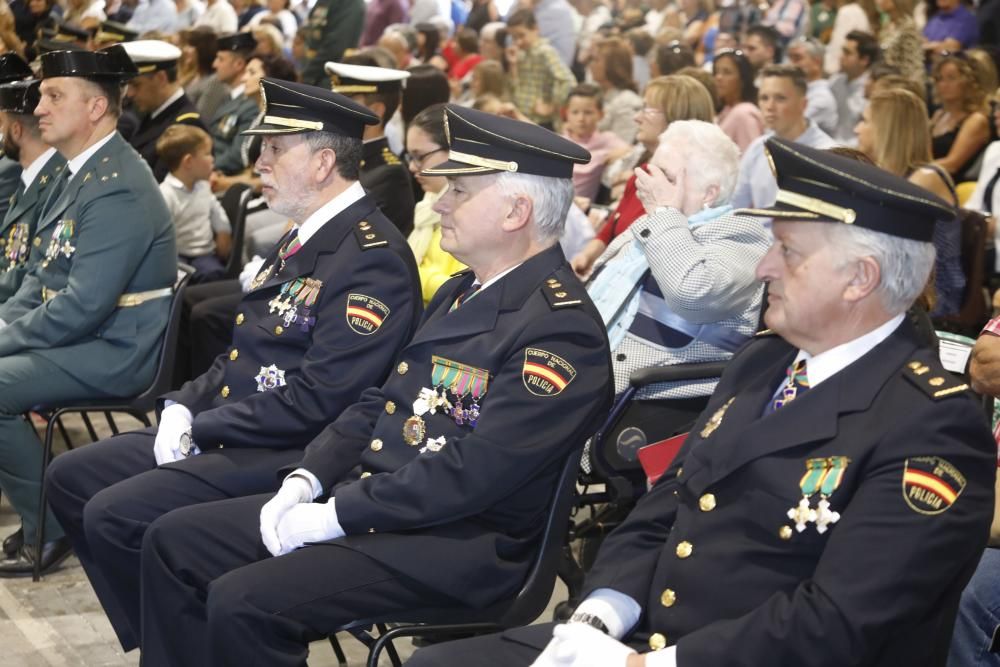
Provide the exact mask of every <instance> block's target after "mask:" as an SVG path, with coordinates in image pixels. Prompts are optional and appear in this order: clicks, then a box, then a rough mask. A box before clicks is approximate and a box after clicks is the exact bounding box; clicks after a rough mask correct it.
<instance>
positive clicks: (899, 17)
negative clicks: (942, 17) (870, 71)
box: [875, 0, 927, 84]
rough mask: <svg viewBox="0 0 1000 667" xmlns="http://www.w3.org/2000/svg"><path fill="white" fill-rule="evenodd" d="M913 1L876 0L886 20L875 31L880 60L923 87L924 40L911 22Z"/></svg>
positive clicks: (924, 77)
mask: <svg viewBox="0 0 1000 667" xmlns="http://www.w3.org/2000/svg"><path fill="white" fill-rule="evenodd" d="M915 5H916V2H915V0H875V6H876V7H878V10H879V12H881V14H882V15H883V16H884V17H885V19H884V21H883V23H882V26H881V27H880V28H879V29H878V41H879V46H881V48H882V59H883V60H884V61H885V63H886V64H887V65H891V66H893V67H895V68H897V69H898V70H899V73H900V74H902V75H903V76H905V77H906V78H908V79H913V80H914V81H916V82H918V83H920V84H923V82H924V80H925V79H926V78H927V76H926V74H925V69H924V46H923V38H922V37H921V36H920V31H919V30H918V29H917V24H916V22H915V21H914V20H913V8H914V6H915Z"/></svg>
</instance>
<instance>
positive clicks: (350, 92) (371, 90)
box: [330, 85, 378, 95]
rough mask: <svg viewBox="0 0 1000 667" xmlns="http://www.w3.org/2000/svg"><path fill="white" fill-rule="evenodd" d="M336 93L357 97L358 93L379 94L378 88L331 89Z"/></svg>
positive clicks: (339, 87)
mask: <svg viewBox="0 0 1000 667" xmlns="http://www.w3.org/2000/svg"><path fill="white" fill-rule="evenodd" d="M330 90H331V91H333V92H335V93H340V94H341V95H355V94H357V93H377V92H378V86H336V85H335V86H333V87H332V88H330Z"/></svg>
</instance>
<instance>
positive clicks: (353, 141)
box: [302, 132, 364, 181]
mask: <svg viewBox="0 0 1000 667" xmlns="http://www.w3.org/2000/svg"><path fill="white" fill-rule="evenodd" d="M302 137H303V139H304V141H305V142H306V143H307V144H308V145H309V150H311V151H312V152H313V153H315V152H317V151H321V150H324V149H327V148H328V149H330V150H332V151H333V152H334V153H336V154H337V174H339V175H340V177H341V178H343V179H346V180H348V181H356V180H358V176H359V174H360V171H361V157H362V155H363V154H364V148H363V145H362V141H361V139H358V138H356V137H347V136H344V135H342V134H334V133H333V132H304V133H303V134H302Z"/></svg>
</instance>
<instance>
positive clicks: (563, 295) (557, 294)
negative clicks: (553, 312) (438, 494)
mask: <svg viewBox="0 0 1000 667" xmlns="http://www.w3.org/2000/svg"><path fill="white" fill-rule="evenodd" d="M556 297H557V298H559V299H563V298H565V297H566V292H556Z"/></svg>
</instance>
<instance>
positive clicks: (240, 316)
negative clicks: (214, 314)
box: [236, 313, 246, 326]
mask: <svg viewBox="0 0 1000 667" xmlns="http://www.w3.org/2000/svg"><path fill="white" fill-rule="evenodd" d="M245 319H246V318H245V317H244V316H243V313H240V314H239V315H237V316H236V326H239V325H241V324H243V320H245Z"/></svg>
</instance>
